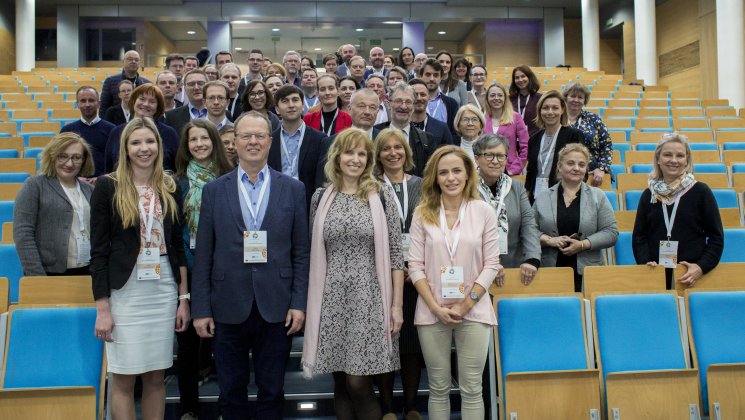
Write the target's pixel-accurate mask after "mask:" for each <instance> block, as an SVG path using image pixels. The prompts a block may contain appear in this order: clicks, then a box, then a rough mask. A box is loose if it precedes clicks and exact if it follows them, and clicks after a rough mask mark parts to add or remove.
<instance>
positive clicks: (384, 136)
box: [373, 127, 414, 178]
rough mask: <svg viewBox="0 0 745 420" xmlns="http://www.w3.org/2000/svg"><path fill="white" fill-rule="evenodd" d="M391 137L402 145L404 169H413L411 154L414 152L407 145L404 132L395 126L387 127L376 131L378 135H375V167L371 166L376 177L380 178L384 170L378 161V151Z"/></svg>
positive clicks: (380, 150)
mask: <svg viewBox="0 0 745 420" xmlns="http://www.w3.org/2000/svg"><path fill="white" fill-rule="evenodd" d="M391 137H393V138H395V139H396V140H398V142H399V143H401V145H402V146H403V147H404V153H405V154H406V156H405V157H404V171H410V170H412V169H414V157H413V156H412V155H413V154H414V152H412V151H411V146H409V141H408V140H406V136H405V135H404V132H403V131H401V130H399V129H397V128H392V127H389V128H386V129H384V130H382V131H381V132H380V133H378V136H377V137H375V155H374V156H375V167H374V168H373V173H374V174H375V176H376V177H378V178H382V177H383V173H384V172H385V171H384V169H383V163H382V162H380V153H381V152H382V151H383V146H384V144H383V143H385V142H386V140H388V139H390V138H391Z"/></svg>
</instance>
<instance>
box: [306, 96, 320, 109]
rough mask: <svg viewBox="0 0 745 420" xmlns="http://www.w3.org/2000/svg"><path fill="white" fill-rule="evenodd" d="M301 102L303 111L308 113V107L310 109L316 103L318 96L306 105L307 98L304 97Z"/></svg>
mask: <svg viewBox="0 0 745 420" xmlns="http://www.w3.org/2000/svg"><path fill="white" fill-rule="evenodd" d="M303 102H305V110H306V111H308V110H309V109H310V107H312V106H314V105H315V104H317V103H318V94H316V96H314V97H313V101H312V103H308V98H307V97H304V98H303Z"/></svg>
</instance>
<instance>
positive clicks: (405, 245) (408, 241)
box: [401, 233, 411, 261]
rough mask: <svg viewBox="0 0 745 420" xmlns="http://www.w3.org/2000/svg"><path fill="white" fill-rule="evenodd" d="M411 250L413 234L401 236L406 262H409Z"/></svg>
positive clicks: (402, 250)
mask: <svg viewBox="0 0 745 420" xmlns="http://www.w3.org/2000/svg"><path fill="white" fill-rule="evenodd" d="M409 248H411V234H409V233H402V234H401V252H402V253H403V254H404V261H409Z"/></svg>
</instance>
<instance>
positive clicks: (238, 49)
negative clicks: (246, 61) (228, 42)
mask: <svg viewBox="0 0 745 420" xmlns="http://www.w3.org/2000/svg"><path fill="white" fill-rule="evenodd" d="M235 50H236V51H243V48H241V47H235Z"/></svg>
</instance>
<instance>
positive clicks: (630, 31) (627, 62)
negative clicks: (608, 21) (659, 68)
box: [623, 20, 636, 83]
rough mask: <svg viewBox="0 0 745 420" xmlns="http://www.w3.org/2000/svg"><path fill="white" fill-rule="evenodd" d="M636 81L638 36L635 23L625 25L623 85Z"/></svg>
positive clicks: (630, 21)
mask: <svg viewBox="0 0 745 420" xmlns="http://www.w3.org/2000/svg"><path fill="white" fill-rule="evenodd" d="M632 80H636V36H635V31H634V21H633V20H629V21H626V22H624V23H623V83H629V82H630V81H632Z"/></svg>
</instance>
